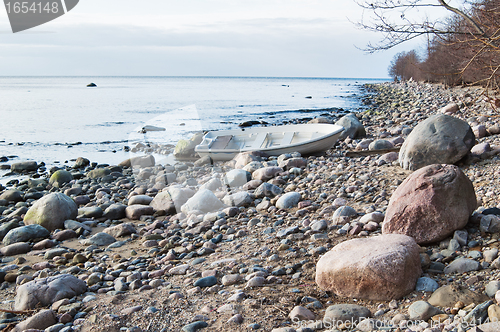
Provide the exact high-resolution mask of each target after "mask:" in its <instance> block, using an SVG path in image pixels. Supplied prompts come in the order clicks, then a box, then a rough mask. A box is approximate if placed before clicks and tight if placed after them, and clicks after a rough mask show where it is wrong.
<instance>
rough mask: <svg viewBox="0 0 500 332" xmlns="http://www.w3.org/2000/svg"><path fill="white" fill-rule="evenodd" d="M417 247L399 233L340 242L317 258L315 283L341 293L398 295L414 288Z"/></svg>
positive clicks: (372, 296) (377, 296)
mask: <svg viewBox="0 0 500 332" xmlns="http://www.w3.org/2000/svg"><path fill="white" fill-rule="evenodd" d="M419 249H420V248H419V246H418V245H417V244H416V243H415V240H413V239H412V238H411V237H409V236H405V235H399V234H388V235H381V236H376V237H371V238H360V239H354V240H349V241H346V242H342V243H340V244H338V245H337V246H335V247H334V248H333V249H332V250H330V251H329V252H328V253H326V254H325V255H324V256H323V257H321V259H320V260H319V261H318V263H317V265H316V283H317V284H318V286H319V287H320V288H321V289H323V290H326V291H332V292H333V293H335V294H337V295H339V296H343V297H350V298H359V299H367V300H377V301H389V300H392V299H398V298H401V297H403V296H405V295H406V294H408V293H410V292H411V291H413V289H414V288H415V285H416V283H417V279H418V278H419V277H420V274H421V273H422V268H421V266H420V253H419Z"/></svg>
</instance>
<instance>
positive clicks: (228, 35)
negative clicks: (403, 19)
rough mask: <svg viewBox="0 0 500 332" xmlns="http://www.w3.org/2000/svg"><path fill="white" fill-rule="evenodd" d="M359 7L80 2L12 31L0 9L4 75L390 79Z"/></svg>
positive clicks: (285, 2)
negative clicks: (371, 50) (371, 48)
mask: <svg viewBox="0 0 500 332" xmlns="http://www.w3.org/2000/svg"><path fill="white" fill-rule="evenodd" d="M361 15H362V10H361V9H360V8H359V7H358V6H357V5H356V4H355V3H354V2H353V0H301V1H299V0H247V1H242V0H182V1H181V0H135V1H132V0H80V3H79V4H78V5H77V6H76V7H75V8H74V9H73V10H72V11H70V12H68V13H67V14H65V15H64V16H62V17H60V18H58V19H56V20H54V21H51V22H49V23H46V24H44V25H41V26H39V27H35V28H33V29H30V30H27V31H24V32H19V33H16V34H13V33H12V31H11V29H10V25H9V21H8V18H7V14H6V10H5V9H4V8H0V50H1V51H0V75H2V76H6V75H86V76H101V75H102V76H104V75H117V76H128V75H144V76H149V75H155V76H288V77H290V76H292V77H353V78H363V77H366V78H385V77H388V75H387V67H388V66H389V63H390V61H391V59H392V58H393V56H394V54H396V53H397V52H400V51H402V50H410V49H411V48H413V47H417V46H418V45H419V44H416V43H413V44H411V45H405V46H404V47H399V48H397V49H394V50H390V51H387V52H381V53H377V54H372V55H370V54H365V53H364V52H363V51H361V50H359V49H358V48H357V47H361V48H362V47H364V46H365V45H366V43H367V42H368V41H369V40H372V41H376V40H377V38H378V36H377V35H373V34H370V33H368V32H366V31H360V30H357V29H356V28H355V27H354V25H353V24H352V23H351V22H349V19H350V20H351V21H357V20H359V19H360V17H361Z"/></svg>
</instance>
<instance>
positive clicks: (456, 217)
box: [382, 165, 477, 244]
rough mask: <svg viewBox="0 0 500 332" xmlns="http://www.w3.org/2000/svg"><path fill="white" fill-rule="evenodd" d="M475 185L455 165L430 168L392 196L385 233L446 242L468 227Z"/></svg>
mask: <svg viewBox="0 0 500 332" xmlns="http://www.w3.org/2000/svg"><path fill="white" fill-rule="evenodd" d="M476 204H477V200H476V194H475V192H474V187H473V185H472V182H471V181H470V180H469V179H468V178H467V176H466V175H465V174H464V173H463V172H462V171H461V170H460V168H458V167H457V166H453V165H430V166H427V167H424V168H421V169H419V170H418V171H416V172H414V173H413V174H411V175H410V176H409V177H408V178H406V180H404V181H403V183H401V185H400V186H399V187H398V188H397V189H396V191H395V192H394V193H393V195H392V197H391V199H390V201H389V206H388V208H387V211H386V214H385V219H384V223H383V225H382V233H383V234H389V233H397V234H404V235H408V236H411V237H413V238H414V239H415V241H417V243H419V244H424V243H432V242H437V241H440V240H443V239H445V238H446V237H448V236H450V235H452V234H453V232H454V231H456V230H458V229H462V228H464V227H465V225H466V224H467V222H468V220H469V216H470V215H471V214H472V212H474V210H475V208H476Z"/></svg>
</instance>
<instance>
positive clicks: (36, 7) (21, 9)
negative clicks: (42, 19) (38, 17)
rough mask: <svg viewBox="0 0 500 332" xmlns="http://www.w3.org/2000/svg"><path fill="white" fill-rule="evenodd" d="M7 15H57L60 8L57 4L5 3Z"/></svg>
mask: <svg viewBox="0 0 500 332" xmlns="http://www.w3.org/2000/svg"><path fill="white" fill-rule="evenodd" d="M5 8H6V9H7V13H8V14H11V13H14V14H29V13H30V14H37V13H40V14H43V13H46V14H57V13H59V10H63V9H62V8H60V6H59V3H58V2H45V3H42V2H33V3H31V2H17V1H16V2H10V1H9V2H5Z"/></svg>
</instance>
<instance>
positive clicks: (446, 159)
mask: <svg viewBox="0 0 500 332" xmlns="http://www.w3.org/2000/svg"><path fill="white" fill-rule="evenodd" d="M474 143H475V138H474V133H473V131H472V128H471V127H470V126H469V124H468V123H467V122H465V121H463V120H460V119H458V118H455V117H453V116H450V115H445V114H437V115H434V116H431V117H430V118H428V119H426V120H424V121H422V122H421V123H419V124H418V125H417V126H416V127H415V129H413V131H412V132H411V133H410V135H409V136H408V138H407V139H406V140H405V142H404V143H403V146H402V147H401V150H400V151H399V164H400V165H401V167H403V168H404V169H409V170H412V171H414V170H417V169H419V168H422V167H424V166H427V165H432V164H454V163H456V162H457V161H459V160H460V159H462V158H463V157H465V156H466V155H467V153H469V151H470V149H471V148H472V147H473V146H474Z"/></svg>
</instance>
